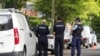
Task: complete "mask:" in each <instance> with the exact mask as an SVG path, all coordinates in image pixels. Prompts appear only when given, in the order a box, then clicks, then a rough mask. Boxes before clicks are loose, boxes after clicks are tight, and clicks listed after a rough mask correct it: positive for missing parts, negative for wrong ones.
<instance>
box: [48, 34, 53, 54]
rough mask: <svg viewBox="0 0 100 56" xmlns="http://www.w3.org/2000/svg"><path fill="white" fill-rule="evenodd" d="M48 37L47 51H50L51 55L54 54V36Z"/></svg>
mask: <svg viewBox="0 0 100 56" xmlns="http://www.w3.org/2000/svg"><path fill="white" fill-rule="evenodd" d="M47 37H48V51H51V54H54V53H55V52H54V47H55V46H54V43H55V36H54V35H53V34H49V35H47Z"/></svg>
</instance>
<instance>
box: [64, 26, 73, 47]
mask: <svg viewBox="0 0 100 56" xmlns="http://www.w3.org/2000/svg"><path fill="white" fill-rule="evenodd" d="M71 39H72V35H71V32H70V30H69V29H68V28H67V27H66V28H65V32H64V48H67V49H69V48H70V47H71Z"/></svg>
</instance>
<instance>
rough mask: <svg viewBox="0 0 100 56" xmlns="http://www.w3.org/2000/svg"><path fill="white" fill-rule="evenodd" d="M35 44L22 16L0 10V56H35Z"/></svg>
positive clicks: (13, 11) (35, 39) (10, 10)
mask: <svg viewBox="0 0 100 56" xmlns="http://www.w3.org/2000/svg"><path fill="white" fill-rule="evenodd" d="M36 42H37V38H36V36H35V34H34V33H33V32H32V31H31V29H30V27H29V24H28V20H27V18H26V17H25V16H24V15H23V14H21V13H17V12H16V10H15V9H0V56H31V55H34V56H36Z"/></svg>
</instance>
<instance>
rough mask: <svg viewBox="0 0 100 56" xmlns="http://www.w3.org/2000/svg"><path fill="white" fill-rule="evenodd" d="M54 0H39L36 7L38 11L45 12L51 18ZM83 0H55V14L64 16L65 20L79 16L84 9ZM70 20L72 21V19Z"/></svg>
mask: <svg viewBox="0 0 100 56" xmlns="http://www.w3.org/2000/svg"><path fill="white" fill-rule="evenodd" d="M51 2H52V0H38V1H37V2H36V3H35V7H36V9H37V10H38V11H41V12H42V13H43V14H45V17H47V18H51V9H52V7H51ZM82 2H83V0H78V1H77V0H55V15H56V17H57V16H62V17H63V20H64V21H65V20H70V19H71V20H72V19H73V18H75V17H77V16H78V15H79V14H80V13H81V12H82V11H83V10H82V9H84V6H83V5H82ZM71 20H70V21H71Z"/></svg>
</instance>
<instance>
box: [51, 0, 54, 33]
mask: <svg viewBox="0 0 100 56" xmlns="http://www.w3.org/2000/svg"><path fill="white" fill-rule="evenodd" d="M51 18H52V25H51V27H52V28H51V30H52V31H51V32H52V33H53V25H54V19H55V0H52V13H51Z"/></svg>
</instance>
